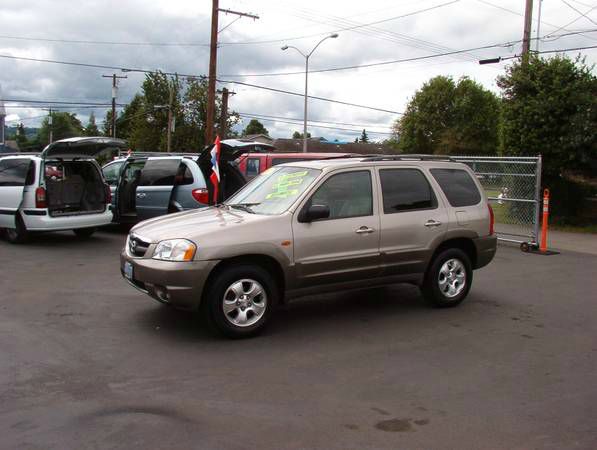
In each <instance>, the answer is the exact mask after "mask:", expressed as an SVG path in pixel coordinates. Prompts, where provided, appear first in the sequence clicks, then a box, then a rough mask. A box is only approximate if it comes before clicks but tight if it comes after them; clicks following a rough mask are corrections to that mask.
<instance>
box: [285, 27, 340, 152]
mask: <svg viewBox="0 0 597 450" xmlns="http://www.w3.org/2000/svg"><path fill="white" fill-rule="evenodd" d="M337 37H338V33H333V34H330V35H329V36H326V37H324V38H323V39H322V40H321V41H319V42H318V43H317V45H316V46H315V47H313V49H312V50H311V51H310V52H309V53H307V54H306V55H305V54H304V53H303V52H301V51H300V50H299V49H298V48H296V47H294V46H293V45H285V46H284V47H282V50H288V49H289V48H292V49H294V50H296V51H297V52H299V53H300V54H301V56H302V57H303V58H305V115H304V119H303V152H306V151H307V82H308V79H309V58H310V57H311V55H312V54H313V52H315V50H316V49H317V47H319V46H320V45H321V43H322V42H323V41H325V40H326V39H336V38H337Z"/></svg>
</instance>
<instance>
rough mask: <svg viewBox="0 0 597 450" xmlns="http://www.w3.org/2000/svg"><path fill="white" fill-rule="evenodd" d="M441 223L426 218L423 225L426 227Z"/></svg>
mask: <svg viewBox="0 0 597 450" xmlns="http://www.w3.org/2000/svg"><path fill="white" fill-rule="evenodd" d="M441 224H442V223H441V222H439V221H437V220H432V219H430V220H428V221H427V222H425V226H426V227H439V226H440V225H441Z"/></svg>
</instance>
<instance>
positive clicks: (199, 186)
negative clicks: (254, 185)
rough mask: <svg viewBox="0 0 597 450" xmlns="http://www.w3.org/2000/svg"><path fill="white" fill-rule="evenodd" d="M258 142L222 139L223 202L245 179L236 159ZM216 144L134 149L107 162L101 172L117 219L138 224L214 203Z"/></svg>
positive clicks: (120, 221) (220, 191)
mask: <svg viewBox="0 0 597 450" xmlns="http://www.w3.org/2000/svg"><path fill="white" fill-rule="evenodd" d="M253 145H254V143H252V142H240V141H235V140H225V141H222V143H221V154H220V162H219V166H220V176H221V184H220V189H219V192H218V198H219V200H220V201H222V200H225V199H226V198H228V197H229V196H230V195H232V194H233V193H234V192H236V191H237V190H238V189H240V188H241V187H242V186H243V185H244V184H245V183H246V179H245V177H244V176H243V175H242V174H241V173H240V171H239V170H238V167H237V165H236V163H235V162H234V160H235V159H236V158H237V157H238V156H239V155H240V154H241V153H243V152H245V151H246V150H245V149H246V148H247V147H251V146H253ZM211 148H212V147H211V146H210V147H208V148H206V149H205V150H204V151H203V152H201V153H187V154H167V153H161V154H160V153H151V154H148V153H140V154H135V153H133V154H132V155H131V156H129V157H127V158H124V159H117V160H115V161H112V162H110V163H108V164H106V165H105V166H104V167H103V169H102V170H103V172H104V176H105V177H106V180H107V182H108V184H109V185H110V189H111V191H112V199H113V200H112V210H113V212H114V221H115V222H119V223H135V222H139V221H141V220H145V219H149V218H152V217H156V216H162V215H165V214H170V213H173V212H180V211H186V210H189V209H196V208H202V207H205V206H209V205H210V204H213V203H214V201H213V187H212V184H211V183H210V181H209V177H210V175H211V171H212V164H211V162H210V156H209V152H210V150H211ZM150 155H152V156H150Z"/></svg>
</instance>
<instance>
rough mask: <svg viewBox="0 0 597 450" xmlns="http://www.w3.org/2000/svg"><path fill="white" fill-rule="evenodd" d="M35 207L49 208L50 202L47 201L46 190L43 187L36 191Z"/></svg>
mask: <svg viewBox="0 0 597 450" xmlns="http://www.w3.org/2000/svg"><path fill="white" fill-rule="evenodd" d="M35 207H36V208H47V207H48V202H47V199H46V190H45V189H44V188H42V187H38V188H37V189H36V190H35Z"/></svg>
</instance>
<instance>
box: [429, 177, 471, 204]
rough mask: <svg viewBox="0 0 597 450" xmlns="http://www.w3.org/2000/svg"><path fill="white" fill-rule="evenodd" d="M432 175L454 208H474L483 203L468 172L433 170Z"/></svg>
mask: <svg viewBox="0 0 597 450" xmlns="http://www.w3.org/2000/svg"><path fill="white" fill-rule="evenodd" d="M431 175H433V178H435V180H436V181H437V183H438V184H439V185H440V187H441V188H442V191H444V194H446V197H447V198H448V201H449V202H450V205H452V206H454V207H461V206H472V205H476V204H478V203H479V202H480V201H481V193H480V192H479V189H477V185H476V184H475V182H474V181H473V179H472V178H471V176H470V175H469V173H468V172H467V171H466V170H461V169H431Z"/></svg>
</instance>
